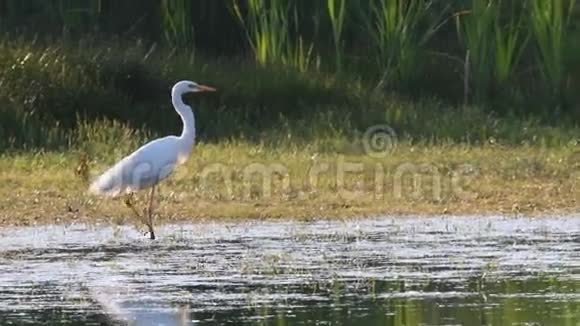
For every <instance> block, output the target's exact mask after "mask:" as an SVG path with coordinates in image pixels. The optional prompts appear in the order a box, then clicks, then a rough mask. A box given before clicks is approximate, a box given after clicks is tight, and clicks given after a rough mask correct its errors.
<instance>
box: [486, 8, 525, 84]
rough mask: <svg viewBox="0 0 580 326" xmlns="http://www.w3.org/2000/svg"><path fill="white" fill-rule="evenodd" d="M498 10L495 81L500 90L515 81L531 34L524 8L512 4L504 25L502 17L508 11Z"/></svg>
mask: <svg viewBox="0 0 580 326" xmlns="http://www.w3.org/2000/svg"><path fill="white" fill-rule="evenodd" d="M519 7H521V5H520V6H519ZM496 9H500V14H496V15H495V18H494V29H493V32H494V34H495V44H494V46H495V53H494V59H495V62H494V68H495V74H494V77H495V78H494V79H495V82H496V84H497V86H498V87H499V88H505V87H507V86H508V85H509V82H513V81H514V79H513V77H514V74H515V73H516V69H517V67H518V65H519V63H520V59H521V57H522V54H523V53H524V50H525V48H526V46H527V44H528V41H529V39H530V33H529V31H528V30H527V29H526V15H525V12H523V9H522V8H517V7H516V6H515V5H514V4H513V3H510V8H509V9H510V10H509V11H507V13H508V17H507V24H502V16H503V15H501V13H504V12H506V11H505V10H503V8H496ZM518 9H520V10H518Z"/></svg>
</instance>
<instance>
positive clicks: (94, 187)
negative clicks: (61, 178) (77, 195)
mask: <svg viewBox="0 0 580 326" xmlns="http://www.w3.org/2000/svg"><path fill="white" fill-rule="evenodd" d="M201 90H213V89H211V88H209V87H207V86H201V85H198V84H196V83H194V82H191V81H181V82H178V83H177V84H175V86H174V87H173V89H172V91H171V98H172V102H173V106H174V107H175V110H176V111H177V113H178V114H179V115H180V117H181V119H182V121H183V132H182V134H181V136H168V137H164V138H159V139H156V140H153V141H151V142H149V143H147V144H145V145H143V146H142V147H140V148H139V149H137V150H136V151H135V152H133V153H131V154H130V155H129V156H127V157H125V158H123V159H122V160H121V161H119V162H118V163H116V164H115V165H114V166H113V167H111V168H110V169H108V170H107V171H106V172H104V173H103V174H102V175H101V176H99V177H98V178H97V179H96V180H95V181H94V182H93V183H92V184H91V186H90V187H89V191H90V192H91V193H93V194H98V195H105V196H117V195H119V194H123V193H128V192H135V191H138V190H142V189H145V188H149V187H151V186H153V185H156V184H157V183H159V182H160V181H161V180H163V179H165V178H167V177H168V176H169V175H170V174H171V173H172V172H173V170H174V169H175V167H176V166H177V165H179V164H182V163H184V162H185V161H186V159H187V157H188V156H189V154H190V152H191V149H192V147H193V142H194V138H195V119H194V115H193V112H192V110H191V108H190V107H189V106H187V105H185V104H184V103H183V100H182V95H183V94H184V93H186V92H196V91H201Z"/></svg>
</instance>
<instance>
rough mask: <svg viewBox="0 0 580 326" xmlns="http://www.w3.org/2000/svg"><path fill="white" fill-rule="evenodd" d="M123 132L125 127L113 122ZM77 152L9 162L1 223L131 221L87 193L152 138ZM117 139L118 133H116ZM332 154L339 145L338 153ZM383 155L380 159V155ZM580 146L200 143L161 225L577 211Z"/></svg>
mask: <svg viewBox="0 0 580 326" xmlns="http://www.w3.org/2000/svg"><path fill="white" fill-rule="evenodd" d="M111 128H113V127H111ZM116 133H117V135H119V137H114V138H108V139H104V140H103V141H105V142H113V143H111V144H107V143H100V142H101V140H100V139H99V137H92V138H91V139H92V140H87V141H86V142H85V147H84V148H79V149H75V150H70V151H67V152H44V153H32V152H21V153H12V154H4V155H3V156H2V157H0V171H1V172H0V184H1V185H2V186H1V187H0V198H1V199H0V223H10V224H12V223H16V224H20V223H24V224H26V223H35V222H38V223H45V222H49V223H50V222H55V221H64V220H77V219H78V220H85V221H89V222H91V221H92V222H94V221H113V222H115V223H128V222H130V221H131V220H130V216H131V215H130V214H129V212H128V211H125V208H124V206H123V204H122V203H121V202H120V201H118V200H101V199H98V198H94V197H91V196H89V195H88V194H87V193H86V189H87V183H86V182H85V181H84V180H83V179H82V178H81V177H79V176H78V175H77V172H76V171H77V168H78V165H79V163H80V162H81V159H82V157H83V156H84V155H87V157H88V159H89V161H88V163H89V165H88V166H89V169H88V172H89V179H92V178H94V177H95V176H97V175H98V174H99V173H100V172H102V171H104V170H105V169H106V168H107V167H108V166H110V165H111V164H113V163H114V162H115V161H117V160H118V159H120V158H121V157H122V156H124V155H126V154H128V153H129V152H131V151H132V150H134V149H135V148H136V147H137V146H139V145H140V143H141V142H143V141H146V140H147V139H148V136H147V135H145V134H141V135H139V134H138V133H137V134H133V133H132V132H127V131H122V130H119V131H117V132H116ZM111 134H113V132H111ZM329 149H331V150H329ZM371 154H372V153H371ZM579 162H580V156H578V154H577V152H576V149H575V146H572V145H571V146H558V147H548V146H541V145H532V146H530V145H519V146H508V145H501V144H497V143H496V144H492V143H490V144H487V145H483V146H470V145H465V144H464V145H461V144H453V143H449V144H440V145H413V144H412V143H409V142H408V141H401V142H400V143H398V144H397V146H396V147H394V148H392V150H391V151H388V152H386V153H385V155H384V156H380V155H379V156H376V155H367V153H366V152H365V150H364V146H363V145H362V144H361V143H360V142H359V141H357V140H356V139H354V140H353V139H350V138H348V137H340V136H334V137H331V138H327V139H325V138H322V137H321V138H319V139H318V140H315V141H311V142H308V143H296V142H294V141H292V140H279V141H278V143H277V145H276V146H270V145H268V144H256V143H253V142H247V141H243V140H232V141H222V142H219V143H215V144H212V143H205V142H203V141H202V142H199V143H198V144H197V146H196V147H195V149H194V152H193V153H192V156H191V158H190V160H189V161H188V162H187V163H186V164H185V165H184V166H182V167H180V168H179V169H178V170H177V171H176V173H175V174H174V175H173V176H172V177H171V178H170V179H169V180H166V181H165V182H164V183H163V184H162V186H161V188H160V203H159V214H160V217H159V218H160V220H161V222H166V221H175V220H188V219H195V218H210V217H211V218H265V217H270V218H272V217H280V218H317V217H347V216H361V215H363V216H364V215H376V214H387V213H388V214H407V213H418V214H421V213H428V214H444V213H452V214H460V213H508V214H512V213H514V214H517V213H520V212H527V213H534V212H538V213H545V212H550V211H558V212H560V211H569V210H572V209H575V208H577V203H576V198H577V196H578V195H580V193H578V187H577V183H578V180H579V179H578V178H579V177H580V170H578V167H579V166H580V163H579Z"/></svg>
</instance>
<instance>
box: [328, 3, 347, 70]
mask: <svg viewBox="0 0 580 326" xmlns="http://www.w3.org/2000/svg"><path fill="white" fill-rule="evenodd" d="M327 9H328V16H329V17H330V23H331V25H332V36H333V40H334V56H335V59H336V67H335V68H336V71H337V72H341V71H342V64H343V62H342V53H343V51H344V49H343V39H342V36H343V32H344V21H345V13H346V0H327Z"/></svg>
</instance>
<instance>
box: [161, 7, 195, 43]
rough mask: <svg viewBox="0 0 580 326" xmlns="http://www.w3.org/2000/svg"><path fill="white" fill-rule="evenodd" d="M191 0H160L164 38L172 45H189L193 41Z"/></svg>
mask: <svg viewBox="0 0 580 326" xmlns="http://www.w3.org/2000/svg"><path fill="white" fill-rule="evenodd" d="M191 7H192V5H191V1H188V0H162V1H161V17H162V23H163V32H164V34H165V39H166V40H167V42H169V44H171V45H174V46H182V47H190V46H191V45H192V42H193V23H192V21H191Z"/></svg>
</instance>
